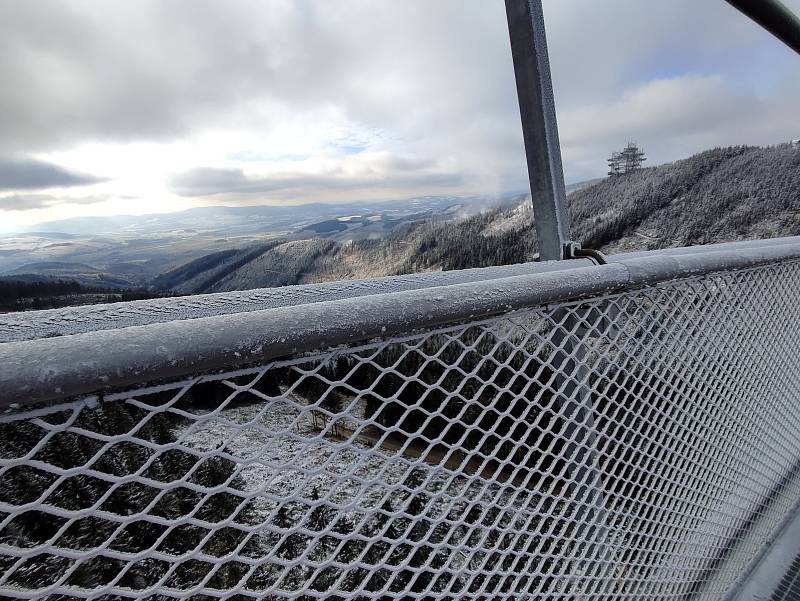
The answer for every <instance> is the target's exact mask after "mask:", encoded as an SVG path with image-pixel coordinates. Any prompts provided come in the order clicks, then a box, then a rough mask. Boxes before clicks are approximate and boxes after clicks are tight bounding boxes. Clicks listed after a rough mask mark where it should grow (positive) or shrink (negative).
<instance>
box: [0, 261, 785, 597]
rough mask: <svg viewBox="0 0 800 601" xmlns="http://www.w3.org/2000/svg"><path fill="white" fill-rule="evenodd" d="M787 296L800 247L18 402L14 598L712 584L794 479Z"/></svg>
mask: <svg viewBox="0 0 800 601" xmlns="http://www.w3.org/2000/svg"><path fill="white" fill-rule="evenodd" d="M798 293H800V264H798V262H786V263H782V264H777V265H770V266H765V267H760V268H755V269H749V270H742V271H737V272H729V273H724V274H717V275H712V276H705V277H700V278H693V279H688V280H681V281H676V282H671V283H668V284H664V285H660V286H657V287H650V288H645V289H641V290H636V291H628V292H624V293H621V294H616V295H612V296H606V297H602V298H594V299H589V300H582V301H575V302H567V303H561V304H558V305H556V306H548V307H527V308H518V309H517V310H516V311H514V312H512V313H509V314H507V315H504V316H500V317H495V318H491V319H486V320H482V321H474V322H471V323H466V324H454V325H452V326H449V327H444V328H439V329H435V330H429V331H422V332H413V333H409V335H408V336H406V337H400V338H398V337H396V338H391V339H386V340H371V341H367V342H366V343H364V344H362V345H360V346H349V347H341V348H336V349H333V350H320V351H319V352H316V353H312V354H308V355H304V356H297V357H291V358H288V359H285V360H281V361H274V362H271V363H269V364H267V365H263V366H259V367H254V368H248V369H245V370H240V371H235V372H230V373H226V374H217V375H212V376H209V375H206V376H199V377H197V378H195V379H192V380H190V381H185V382H180V383H174V384H160V385H152V386H150V387H149V388H141V389H136V390H131V391H128V392H124V393H115V394H113V395H107V396H106V397H104V398H101V399H83V400H79V401H74V402H70V403H67V404H63V405H60V406H53V407H46V408H39V409H35V410H29V411H27V412H19V411H18V412H16V413H11V414H7V415H4V416H2V417H0V457H2V460H1V461H0V595H5V596H8V597H11V598H36V599H153V600H156V599H159V600H161V599H214V598H221V599H249V598H258V599H287V598H297V599H312V598H318V599H355V598H362V599H366V598H371V599H376V598H395V599H401V598H402V599H453V600H455V599H556V598H580V599H623V598H637V599H666V598H684V597H688V596H690V595H694V596H696V597H697V598H700V599H720V598H722V597H723V596H724V594H725V592H726V591H727V590H729V589H730V588H731V586H732V585H733V583H734V582H735V581H736V580H737V578H739V577H740V575H741V573H742V571H743V569H744V567H745V566H746V565H747V564H748V563H749V562H750V561H751V560H752V559H753V558H754V557H755V556H757V555H758V554H759V552H760V550H761V549H762V547H763V545H764V544H765V542H766V541H767V540H768V539H769V538H770V536H771V534H772V533H773V532H774V531H775V529H776V527H777V525H778V524H779V523H780V522H781V521H782V519H783V518H784V517H785V516H786V515H788V514H789V513H790V512H791V511H792V510H793V508H794V506H795V504H796V502H797V500H798V499H800V477H798V476H799V474H798V470H799V469H800V403H798V398H800V397H798V387H800V371H799V368H800V360H798V351H800V331H798V328H797V327H796V324H797V323H798V318H800V303H798V302H797V299H798ZM98 384H99V383H98ZM143 384H146V383H143Z"/></svg>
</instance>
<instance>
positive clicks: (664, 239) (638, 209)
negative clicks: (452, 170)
mask: <svg viewBox="0 0 800 601" xmlns="http://www.w3.org/2000/svg"><path fill="white" fill-rule="evenodd" d="M569 191H570V194H569V197H568V198H569V209H570V216H571V224H572V230H573V237H574V238H575V239H576V240H578V241H580V242H581V243H583V245H584V246H585V247H587V248H595V249H598V250H602V251H604V252H607V253H613V252H618V251H628V250H645V249H655V248H666V247H674V246H686V245H692V244H706V243H713V242H724V241H729V240H739V239H749V238H768V237H774V236H784V235H796V234H800V150H799V149H797V148H792V147H791V146H789V145H781V146H773V147H766V148H762V147H752V146H750V147H746V146H738V147H729V148H717V149H713V150H709V151H706V152H702V153H700V154H697V155H695V156H692V157H690V158H688V159H684V160H680V161H676V162H674V163H670V164H666V165H661V166H658V167H650V168H646V169H642V170H640V171H637V172H635V173H631V174H626V175H622V176H615V177H612V178H608V179H602V180H592V181H590V182H581V183H579V184H575V185H573V186H570V187H569ZM33 229H35V231H31V232H27V233H24V234H19V235H17V236H16V237H11V238H7V239H5V240H3V241H0V273H2V274H4V275H6V276H7V277H22V276H29V275H30V274H33V275H37V276H40V277H46V278H50V279H65V280H74V281H78V282H80V283H82V284H84V285H92V286H98V285H100V286H105V287H125V286H129V287H141V286H149V287H151V288H152V289H153V290H154V291H157V292H159V293H160V292H165V293H178V294H194V293H203V292H215V291H227V290H243V289H249V288H260V287H271V286H284V285H289V284H299V283H310V282H318V281H327V280H338V279H347V278H364V277H373V276H382V275H392V274H403V273H409V272H415V271H432V270H447V269H461V268H469V267H481V266H487V265H499V264H508V263H516V262H522V261H528V260H531V259H533V258H535V257H536V256H537V242H536V234H535V231H534V228H533V216H532V211H531V208H530V199H529V198H526V196H525V195H524V194H507V195H504V196H502V197H494V198H489V197H465V198H461V197H424V198H417V199H410V200H407V201H393V202H386V203H343V204H334V205H329V204H324V205H323V204H314V205H300V206H296V207H263V206H259V207H207V208H199V209H191V210H189V211H182V212H180V213H171V214H164V215H145V216H141V217H132V216H120V217H112V218H102V217H87V218H80V219H71V220H65V221H60V222H52V223H49V224H39V225H37V226H36V227H35V228H33ZM89 232H91V233H89ZM4 265H5V269H3V266H4Z"/></svg>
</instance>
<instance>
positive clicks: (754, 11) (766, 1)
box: [727, 0, 800, 54]
mask: <svg viewBox="0 0 800 601" xmlns="http://www.w3.org/2000/svg"><path fill="white" fill-rule="evenodd" d="M727 2H728V4H730V5H731V6H734V7H736V8H737V9H739V10H740V11H741V12H743V13H744V14H745V15H747V16H748V17H750V18H751V19H753V21H755V22H756V23H758V24H759V25H761V27H763V28H764V29H766V30H767V31H769V32H770V33H771V34H772V35H774V36H775V37H776V38H778V39H779V40H780V41H782V42H783V43H784V44H786V45H787V46H789V48H791V49H792V50H794V51H795V52H797V53H798V54H800V19H798V18H797V16H796V15H795V14H794V13H792V11H791V10H789V9H788V8H787V7H786V6H785V5H784V4H783V3H782V2H779V0H727Z"/></svg>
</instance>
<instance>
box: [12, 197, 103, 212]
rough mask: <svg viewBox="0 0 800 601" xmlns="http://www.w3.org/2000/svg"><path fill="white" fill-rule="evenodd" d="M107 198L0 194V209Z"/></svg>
mask: <svg viewBox="0 0 800 601" xmlns="http://www.w3.org/2000/svg"><path fill="white" fill-rule="evenodd" d="M105 200H108V197H106V196H80V197H74V198H64V197H61V196H53V195H50V194H12V195H10V196H0V211H30V210H32V209H46V208H47V207H52V206H54V205H57V204H78V205H89V204H95V203H98V202H103V201H105Z"/></svg>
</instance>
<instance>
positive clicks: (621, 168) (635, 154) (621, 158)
mask: <svg viewBox="0 0 800 601" xmlns="http://www.w3.org/2000/svg"><path fill="white" fill-rule="evenodd" d="M646 160H647V157H646V156H645V153H644V151H643V150H642V149H641V148H639V146H638V145H637V144H636V142H628V145H627V146H626V147H625V148H623V149H622V152H613V153H612V154H611V157H610V158H609V159H608V175H610V176H615V175H624V174H626V173H633V172H634V171H637V170H638V169H641V168H642V163H644V162H645V161H646Z"/></svg>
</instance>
